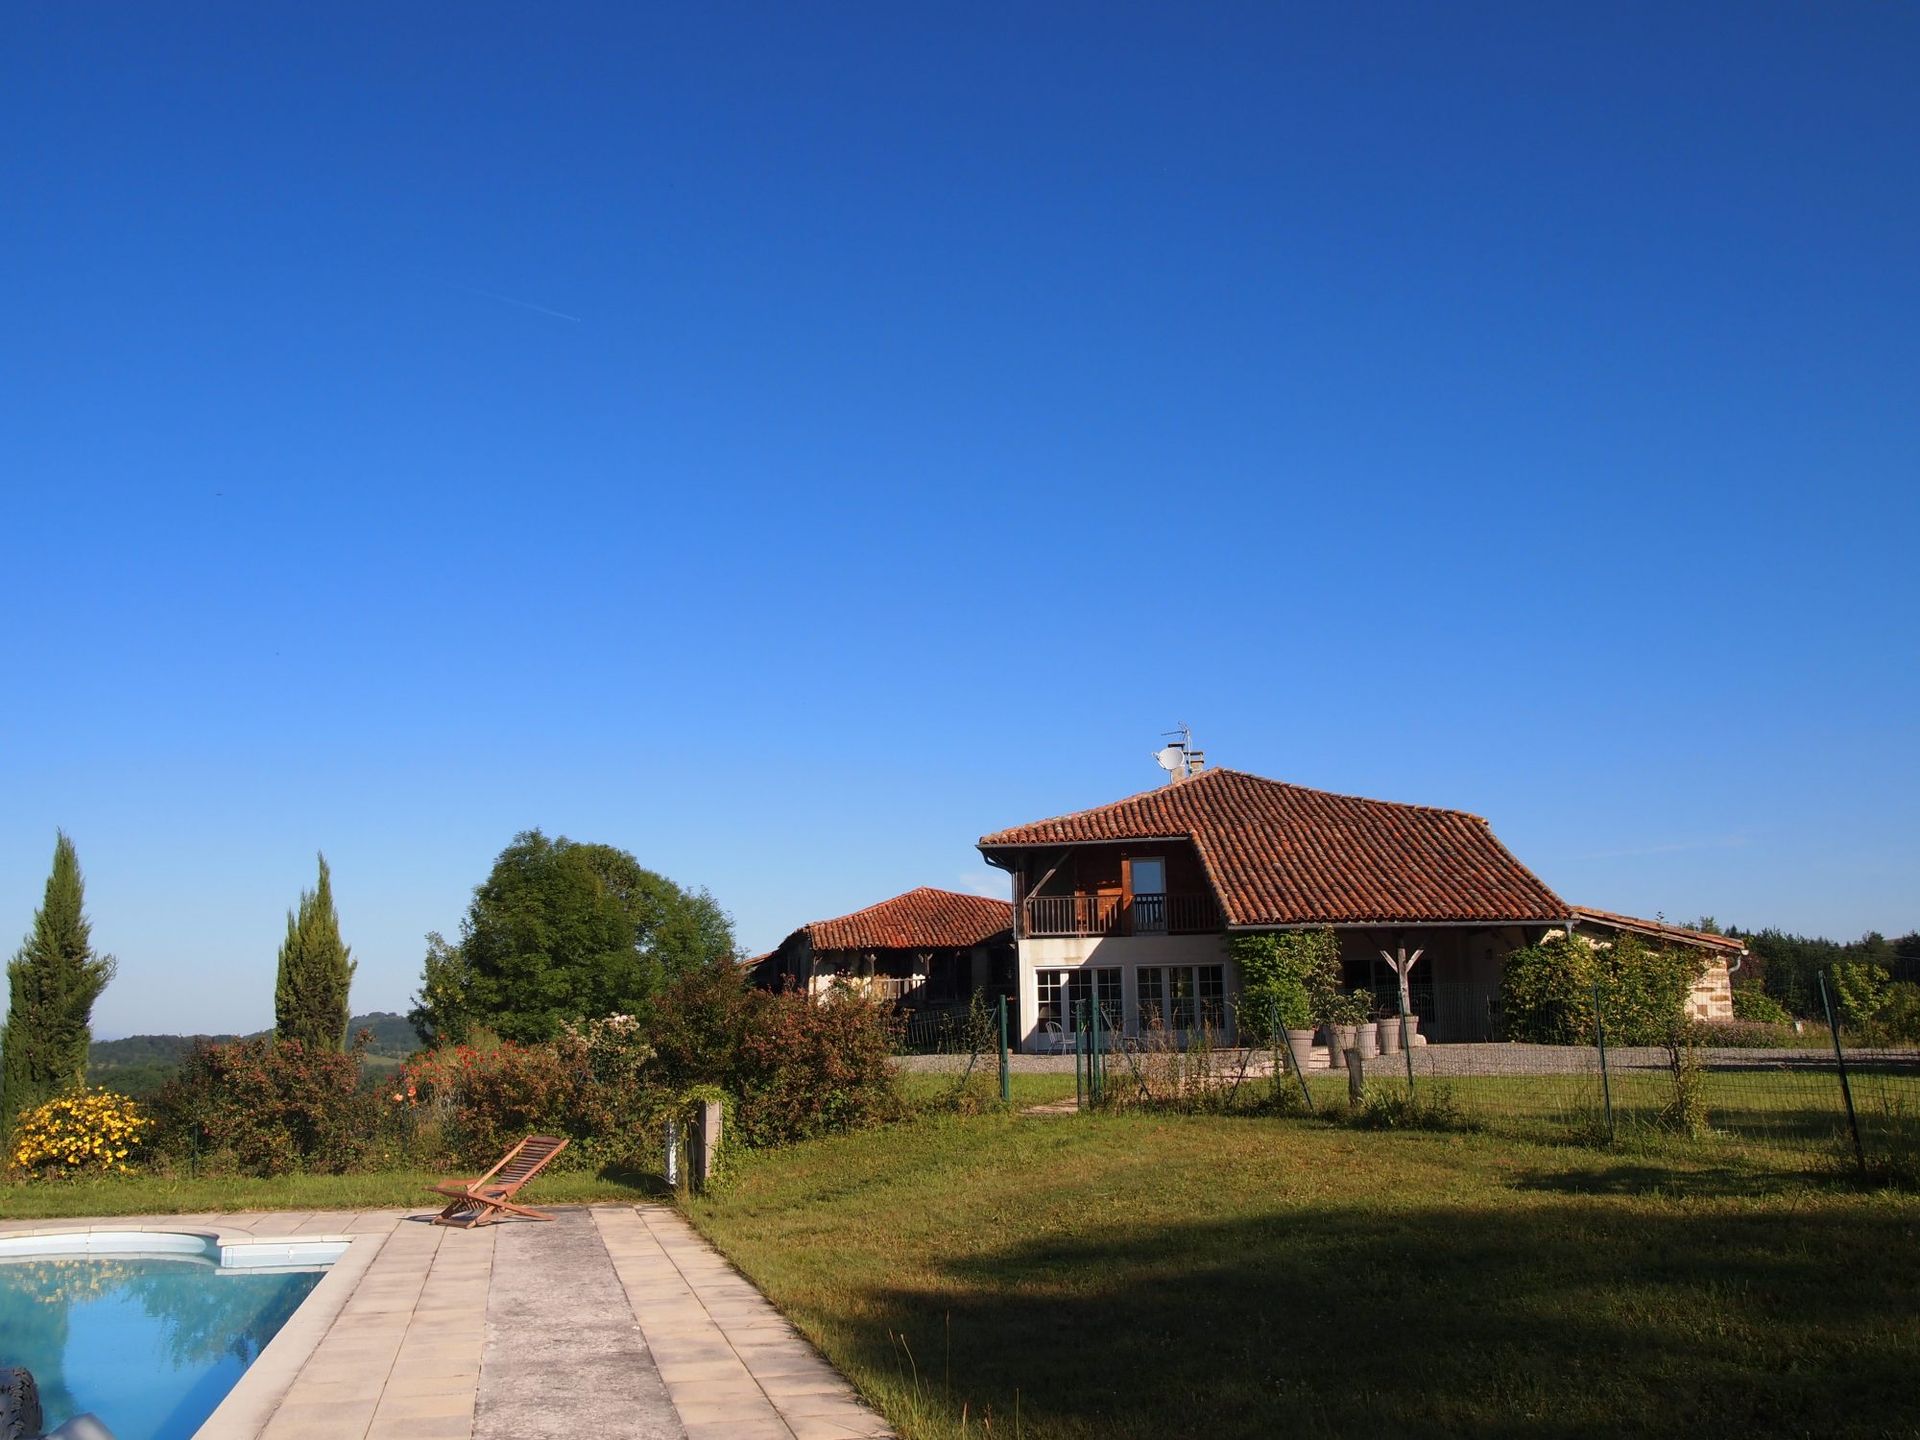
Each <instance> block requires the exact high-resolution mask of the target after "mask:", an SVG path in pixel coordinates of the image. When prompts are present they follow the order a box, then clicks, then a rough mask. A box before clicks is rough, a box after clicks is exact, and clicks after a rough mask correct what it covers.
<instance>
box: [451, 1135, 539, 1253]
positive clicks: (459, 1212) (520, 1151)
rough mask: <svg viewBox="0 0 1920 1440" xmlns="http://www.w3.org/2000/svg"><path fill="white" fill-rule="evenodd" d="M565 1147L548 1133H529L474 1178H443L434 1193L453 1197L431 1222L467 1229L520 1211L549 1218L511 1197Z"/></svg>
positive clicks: (490, 1222)
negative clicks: (485, 1171) (498, 1161)
mask: <svg viewBox="0 0 1920 1440" xmlns="http://www.w3.org/2000/svg"><path fill="white" fill-rule="evenodd" d="M566 1148H567V1142H566V1141H565V1140H560V1139H556V1138H555V1137H554V1136H552V1135H529V1136H528V1137H527V1138H526V1139H524V1140H522V1141H521V1142H520V1143H519V1144H518V1145H516V1146H514V1147H513V1148H512V1149H511V1150H509V1151H507V1153H506V1154H505V1155H503V1156H501V1157H500V1163H499V1164H498V1165H496V1166H494V1167H493V1169H491V1170H489V1171H487V1173H486V1174H484V1175H482V1176H481V1177H480V1178H479V1179H478V1180H443V1181H442V1182H441V1183H440V1184H438V1185H436V1186H434V1187H433V1190H434V1193H435V1194H436V1195H450V1196H452V1197H453V1198H452V1201H451V1202H450V1203H449V1204H448V1205H447V1208H446V1209H444V1210H442V1211H441V1212H440V1213H439V1214H438V1215H436V1216H434V1217H433V1223H434V1224H436V1225H458V1226H459V1227H460V1228H461V1229H463V1230H471V1229H472V1228H473V1227H474V1226H475V1225H490V1224H492V1223H493V1222H494V1221H495V1220H498V1219H499V1218H500V1217H501V1216H503V1215H522V1216H525V1217H526V1218H527V1219H529V1220H551V1219H553V1217H552V1216H551V1215H548V1214H545V1213H543V1212H541V1211H539V1210H529V1209H528V1208H527V1207H526V1206H524V1205H516V1204H514V1203H513V1197H514V1196H515V1195H517V1194H519V1193H520V1189H521V1187H522V1186H524V1185H525V1184H526V1183H527V1182H528V1181H529V1180H531V1179H533V1177H534V1176H536V1175H538V1174H539V1173H540V1172H541V1171H542V1170H543V1169H545V1168H546V1165H547V1162H548V1161H549V1160H551V1159H553V1157H554V1156H556V1155H558V1154H559V1153H560V1152H561V1151H562V1150H564V1149H566Z"/></svg>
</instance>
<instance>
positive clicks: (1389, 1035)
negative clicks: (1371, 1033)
mask: <svg viewBox="0 0 1920 1440" xmlns="http://www.w3.org/2000/svg"><path fill="white" fill-rule="evenodd" d="M1377 1018H1378V1023H1379V1029H1380V1053H1381V1054H1382V1055H1398V1054H1399V1053H1400V1009H1399V1007H1398V1006H1397V1005H1382V1006H1381V1007H1380V1009H1379V1014H1378V1017H1377Z"/></svg>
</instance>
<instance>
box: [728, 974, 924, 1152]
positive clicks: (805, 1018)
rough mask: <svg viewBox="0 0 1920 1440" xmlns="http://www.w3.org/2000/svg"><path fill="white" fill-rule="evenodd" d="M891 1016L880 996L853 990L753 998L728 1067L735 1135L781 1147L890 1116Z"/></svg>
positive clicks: (896, 1098) (894, 1105)
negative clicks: (734, 1107) (814, 996)
mask: <svg viewBox="0 0 1920 1440" xmlns="http://www.w3.org/2000/svg"><path fill="white" fill-rule="evenodd" d="M890 1019H891V1016H890V1012H889V1007H888V1006H887V1004H886V1003H885V1002H884V1001H879V1000H874V999H872V998H870V997H868V996H866V995H863V994H861V993H859V992H857V991H852V990H846V991H836V992H834V993H832V994H830V995H828V996H826V997H824V998H822V999H818V1000H815V999H811V998H809V997H808V996H806V995H801V994H794V993H788V994H785V995H778V996H764V997H760V998H759V1002H758V1003H757V1004H755V1005H754V1007H753V1008H752V1010H751V1012H750V1013H749V1016H748V1018H747V1024H746V1029H745V1033H744V1034H743V1036H742V1037H741V1041H740V1049H739V1053H738V1055H737V1057H736V1059H735V1062H734V1066H733V1076H732V1083H733V1088H734V1089H735V1091H736V1093H737V1095H738V1097H739V1098H738V1116H739V1121H740V1133H741V1137H742V1138H743V1139H744V1140H745V1141H746V1142H747V1143H748V1144H750V1145H784V1144H786V1143H788V1142H789V1141H793V1140H804V1139H806V1138H807V1137H808V1136H810V1135H820V1134H824V1133H826V1132H828V1131H833V1130H853V1129H858V1128H860V1127H863V1126H866V1125H872V1124H875V1123H877V1122H879V1121H881V1120H886V1119H891V1118H893V1117H894V1116H895V1115H897V1114H898V1113H899V1112H900V1109H901V1103H900V1092H899V1089H898V1082H897V1081H896V1079H895V1077H894V1072H893V1065H892V1063H891V1055H892V1041H891V1036H890V1030H889V1027H890Z"/></svg>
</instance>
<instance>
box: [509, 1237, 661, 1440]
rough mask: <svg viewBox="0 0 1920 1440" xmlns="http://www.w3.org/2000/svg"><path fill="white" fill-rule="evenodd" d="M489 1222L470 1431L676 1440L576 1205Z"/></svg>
mask: <svg viewBox="0 0 1920 1440" xmlns="http://www.w3.org/2000/svg"><path fill="white" fill-rule="evenodd" d="M552 1213H553V1215H554V1219H553V1220H552V1222H551V1223H548V1224H515V1225H500V1226H494V1227H489V1228H492V1229H494V1230H495V1231H496V1241H495V1251H494V1259H493V1281H492V1285H491V1288H490V1289H489V1291H488V1295H487V1311H486V1317H487V1318H486V1343H485V1348H484V1351H483V1357H482V1361H481V1368H480V1386H479V1394H478V1403H477V1406H476V1409H475V1412H474V1425H473V1435H474V1440H579V1437H581V1436H585V1435H593V1436H601V1435H605V1436H614V1435H618V1436H623V1437H631V1440H683V1437H684V1434H685V1431H684V1430H683V1429H682V1427H681V1423H680V1417H679V1415H678V1413H677V1412H676V1411H675V1409H674V1405H673V1402H672V1401H671V1400H670V1399H669V1398H668V1394H667V1387H666V1384H665V1382H664V1381H663V1380H662V1379H661V1378H660V1373H659V1371H658V1369H656V1368H655V1365H654V1360H653V1355H652V1353H651V1352H650V1351H649V1350H648V1348H647V1342H646V1337H645V1336H644V1334H643V1333H642V1331H641V1328H640V1325H639V1324H638V1322H637V1321H636V1320H635V1319H634V1315H633V1311H632V1310H631V1308H630V1307H629V1306H628V1303H627V1298H626V1294H625V1292H624V1291H623V1290H622V1289H621V1287H620V1283H619V1280H618V1278H617V1276H616V1275H615V1272H614V1267H613V1263H612V1261H611V1260H610V1259H609V1257H608V1255H607V1251H606V1247H605V1246H604V1245H603V1244H602V1243H601V1240H600V1232H599V1229H598V1227H597V1226H596V1225H595V1224H594V1222H593V1218H592V1216H591V1215H590V1214H589V1213H588V1212H587V1211H585V1210H577V1209H569V1210H555V1211H553V1212H552Z"/></svg>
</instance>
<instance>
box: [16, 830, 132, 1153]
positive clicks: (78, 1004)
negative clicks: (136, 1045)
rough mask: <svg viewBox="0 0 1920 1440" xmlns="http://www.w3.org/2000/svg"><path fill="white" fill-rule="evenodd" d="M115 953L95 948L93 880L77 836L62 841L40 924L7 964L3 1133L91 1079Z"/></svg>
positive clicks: (55, 852)
mask: <svg viewBox="0 0 1920 1440" xmlns="http://www.w3.org/2000/svg"><path fill="white" fill-rule="evenodd" d="M113 969H114V959H113V957H112V956H111V955H96V954H94V952H93V927H92V926H91V924H89V923H88V920H87V914H86V881H85V879H84V878H83V877H82V876H81V874H80V858H79V856H78V855H77V854H76V853H75V852H74V848H73V841H71V840H69V839H68V838H67V837H66V835H65V833H64V832H63V833H61V834H60V835H59V836H58V838H56V839H55V841H54V846H53V870H52V873H51V874H49V875H48V876H47V890H46V897H45V899H44V900H43V901H42V902H41V905H40V909H39V910H38V911H36V912H35V914H34V917H33V929H32V931H31V932H30V933H29V934H28V935H27V937H26V940H25V941H24V942H23V943H22V944H21V946H20V950H19V953H18V954H16V955H15V956H14V957H13V959H12V961H11V962H9V963H8V965H7V1020H6V1024H5V1026H3V1027H0V1134H4V1133H5V1132H6V1131H8V1130H9V1129H11V1128H12V1123H13V1117H14V1116H16V1115H18V1114H20V1113H21V1112H22V1111H25V1110H28V1109H31V1108H32V1107H33V1106H35V1105H38V1104H39V1103H40V1102H41V1101H43V1100H45V1099H47V1098H48V1097H50V1096H51V1095H53V1094H54V1093H55V1092H57V1091H59V1090H61V1089H63V1088H65V1087H66V1086H68V1085H71V1084H77V1083H79V1082H81V1081H84V1080H85V1079H86V1074H87V1046H88V1045H89V1043H91V1041H92V1038H93V1035H92V1030H91V1026H92V1021H93V1002H94V1001H95V1000H97V999H99V998H100V992H101V991H102V990H104V989H106V988H107V982H108V981H109V980H111V979H112V978H113Z"/></svg>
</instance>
